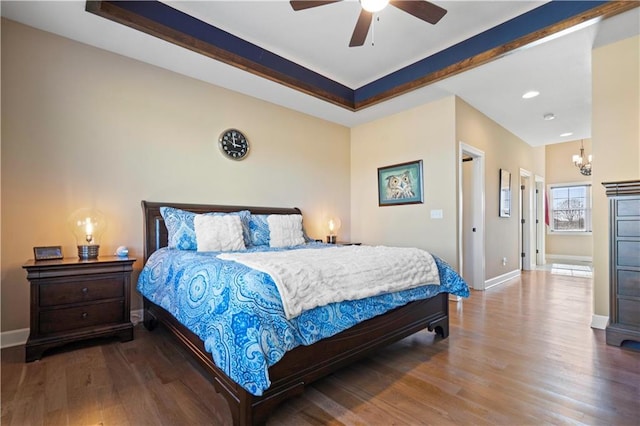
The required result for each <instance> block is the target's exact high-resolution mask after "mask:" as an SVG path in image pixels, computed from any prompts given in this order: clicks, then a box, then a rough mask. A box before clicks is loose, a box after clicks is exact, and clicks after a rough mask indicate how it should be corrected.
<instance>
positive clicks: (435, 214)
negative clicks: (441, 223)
mask: <svg viewBox="0 0 640 426" xmlns="http://www.w3.org/2000/svg"><path fill="white" fill-rule="evenodd" d="M442 216H443V214H442V210H440V209H439V210H431V219H442Z"/></svg>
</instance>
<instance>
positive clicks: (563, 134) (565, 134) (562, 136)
mask: <svg viewBox="0 0 640 426" xmlns="http://www.w3.org/2000/svg"><path fill="white" fill-rule="evenodd" d="M572 134H573V132H566V133H562V134H561V135H560V137H561V138H566V137H567V136H571V135H572Z"/></svg>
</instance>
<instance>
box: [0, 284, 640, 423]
mask: <svg viewBox="0 0 640 426" xmlns="http://www.w3.org/2000/svg"><path fill="white" fill-rule="evenodd" d="M450 307H451V328H450V331H451V334H450V336H449V338H448V339H446V340H435V341H434V339H433V335H432V334H431V333H428V332H426V331H423V332H420V333H417V334H415V335H413V336H410V337H408V338H406V339H404V340H402V341H400V342H398V343H396V344H394V345H391V346H390V347H388V348H386V349H384V350H381V351H378V352H377V353H375V354H374V355H372V356H370V357H368V358H366V359H364V360H362V361H361V362H358V363H356V364H354V365H352V366H350V367H347V368H345V369H343V370H340V371H338V372H337V373H335V374H333V375H331V376H329V377H327V378H325V379H323V380H320V381H318V382H316V383H314V384H313V385H311V386H309V387H308V388H307V389H306V390H305V392H304V394H303V395H302V396H300V397H297V398H295V399H292V400H290V401H287V402H286V403H285V404H283V405H282V406H280V407H279V408H278V409H277V410H276V411H274V412H273V413H272V415H271V417H270V418H269V420H268V423H267V424H268V425H295V426H300V425H422V424H431V425H496V424H500V425H525V424H530V425H538V424H587V425H639V424H640V352H639V351H636V350H634V349H628V348H626V349H621V348H617V347H612V346H607V345H606V344H605V336H604V331H602V330H593V329H591V328H590V327H589V324H590V321H591V281H590V279H589V278H583V277H575V276H567V275H555V274H552V273H551V272H550V271H530V272H524V273H523V275H522V277H521V278H520V279H518V280H513V281H511V282H510V283H508V284H504V285H502V286H499V287H498V288H494V289H490V290H488V291H486V292H473V293H472V295H471V297H470V298H469V299H467V300H464V301H463V302H462V303H456V302H451V306H450ZM101 343H103V344H99V345H93V346H88V345H76V347H75V348H74V350H70V349H65V350H58V351H56V352H52V353H50V354H49V355H47V356H45V357H44V358H43V359H42V360H41V361H38V362H34V363H29V364H25V363H24V362H23V357H24V347H16V348H8V349H4V350H2V353H1V355H2V372H1V373H2V393H1V398H2V417H1V422H2V425H5V426H9V425H20V426H22V425H43V424H47V425H98V424H100V425H135V426H138V425H147V424H148V425H201V424H210V425H226V424H229V423H230V414H229V412H228V409H227V406H226V403H225V402H224V400H223V399H222V398H221V397H220V396H219V395H217V394H216V393H215V391H214V390H213V386H212V385H210V384H209V383H208V382H207V381H206V379H204V378H203V377H202V375H201V374H200V372H199V370H198V368H197V367H195V366H194V365H193V364H192V363H190V362H188V361H186V358H185V354H184V353H183V351H182V349H180V348H179V347H178V346H177V345H176V344H175V343H174V341H173V340H172V339H171V338H170V336H169V335H168V333H166V332H165V331H164V330H163V329H161V328H159V329H156V330H155V331H154V332H152V333H150V332H148V331H146V330H145V329H144V328H143V327H142V326H141V325H139V326H136V327H135V339H134V340H133V341H131V342H127V343H119V342H117V341H101Z"/></svg>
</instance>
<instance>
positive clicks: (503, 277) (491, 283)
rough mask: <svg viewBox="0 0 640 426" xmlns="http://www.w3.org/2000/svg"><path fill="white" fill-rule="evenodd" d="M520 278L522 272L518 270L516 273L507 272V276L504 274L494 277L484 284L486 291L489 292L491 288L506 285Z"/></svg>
mask: <svg viewBox="0 0 640 426" xmlns="http://www.w3.org/2000/svg"><path fill="white" fill-rule="evenodd" d="M519 276H520V270H519V269H516V270H514V271H511V272H507V273H506V274H502V275H499V276H497V277H493V278H491V279H488V280H486V281H485V282H484V289H485V290H488V289H490V288H491V287H495V286H497V285H500V284H504V283H506V282H507V281H509V280H512V279H514V278H518V277H519Z"/></svg>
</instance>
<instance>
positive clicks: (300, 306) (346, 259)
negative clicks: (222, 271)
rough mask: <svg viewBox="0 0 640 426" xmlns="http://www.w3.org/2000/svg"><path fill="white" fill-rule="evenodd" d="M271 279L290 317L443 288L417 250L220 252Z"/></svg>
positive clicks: (432, 265)
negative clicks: (415, 290) (388, 295)
mask: <svg viewBox="0 0 640 426" xmlns="http://www.w3.org/2000/svg"><path fill="white" fill-rule="evenodd" d="M218 258H220V259H223V260H233V261H236V262H238V263H242V264H244V265H246V266H249V267H251V268H254V269H257V270H259V271H262V272H265V273H267V274H269V275H270V276H271V278H272V279H273V281H274V282H275V284H276V286H277V287H278V291H279V292H280V297H281V298H282V304H283V305H284V312H285V315H286V317H287V318H294V317H296V316H298V315H300V314H301V313H302V312H304V311H305V310H309V309H312V308H315V307H317V306H324V305H327V304H329V303H333V302H340V301H343V300H358V299H363V298H365V297H370V296H375V295H378V294H382V293H390V292H394V291H400V290H406V289H410V288H414V287H418V286H421V285H424V284H438V285H439V284H440V276H439V274H438V266H437V265H436V262H435V260H434V259H433V256H432V255H431V254H430V253H428V252H426V251H424V250H421V249H417V248H401V247H385V246H377V247H372V246H344V247H342V246H337V247H329V248H323V249H299V250H287V251H278V252H253V253H222V254H219V255H218Z"/></svg>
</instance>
